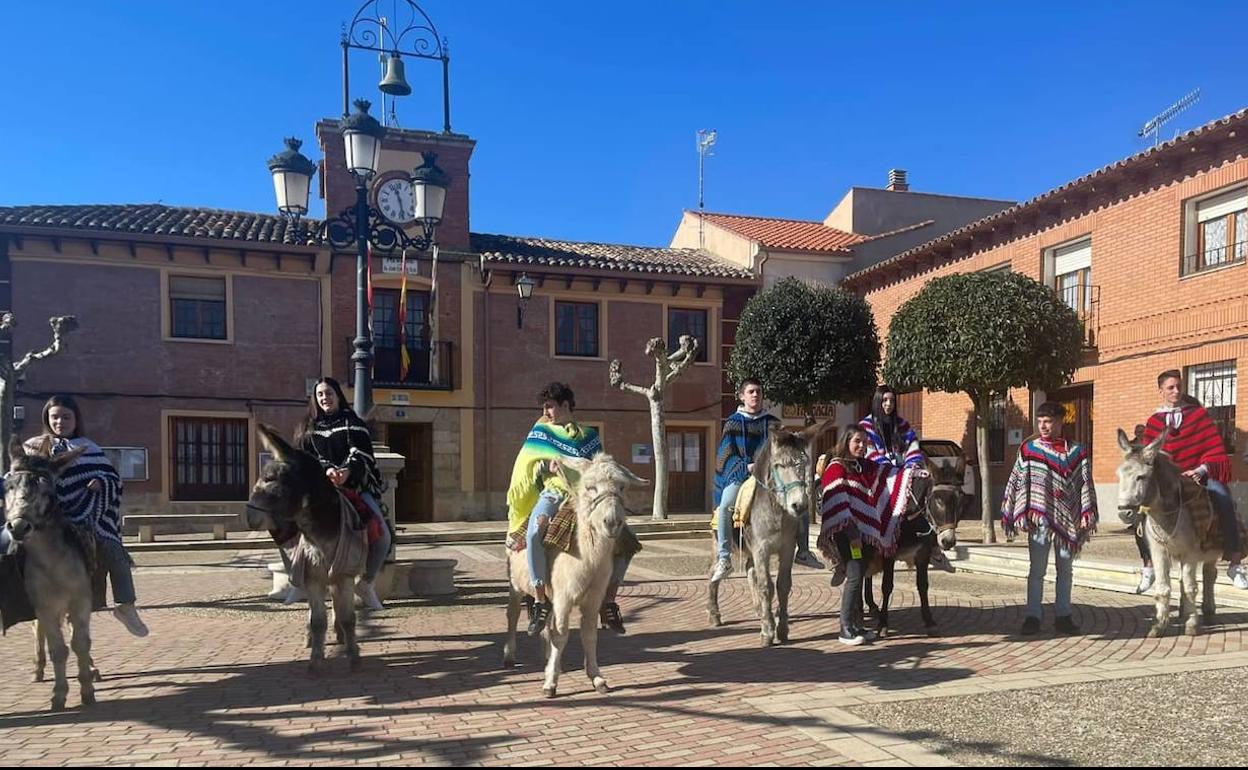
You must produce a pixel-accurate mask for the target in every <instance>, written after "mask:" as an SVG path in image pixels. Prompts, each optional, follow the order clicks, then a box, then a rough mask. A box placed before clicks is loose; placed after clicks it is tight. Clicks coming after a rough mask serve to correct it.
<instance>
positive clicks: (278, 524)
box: [247, 425, 331, 529]
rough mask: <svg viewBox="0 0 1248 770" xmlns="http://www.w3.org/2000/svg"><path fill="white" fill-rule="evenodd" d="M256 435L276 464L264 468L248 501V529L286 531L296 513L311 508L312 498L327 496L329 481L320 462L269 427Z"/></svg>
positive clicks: (259, 428) (258, 427) (261, 427)
mask: <svg viewBox="0 0 1248 770" xmlns="http://www.w3.org/2000/svg"><path fill="white" fill-rule="evenodd" d="M256 432H257V434H258V435H259V437H260V443H261V445H263V446H264V448H265V451H267V452H268V453H269V454H271V455H273V462H271V463H269V464H268V465H266V466H264V470H263V471H261V473H260V478H259V479H257V480H256V485H255V486H254V487H252V489H251V497H250V498H249V499H248V500H247V526H248V527H249V528H251V529H285V528H287V527H289V526H290V525H291V524H292V523H293V522H294V519H295V514H297V513H298V512H299V511H301V510H303V509H304V508H307V507H308V506H309V504H310V501H311V499H312V496H313V495H314V494H317V493H322V494H324V493H326V492H329V491H331V490H330V489H329V487H330V484H329V480H328V479H326V478H325V471H323V470H322V469H321V464H320V462H318V461H317V459H316V458H315V457H313V456H312V455H310V454H308V453H307V452H303V451H300V450H298V449H296V448H295V447H293V446H291V445H290V444H289V443H287V442H286V440H285V439H283V438H282V437H281V435H280V434H279V433H278V432H277V431H276V430H274V429H273V428H271V427H269V426H268V425H259V426H257V428H256Z"/></svg>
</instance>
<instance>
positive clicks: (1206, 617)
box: [1200, 610, 1217, 626]
mask: <svg viewBox="0 0 1248 770" xmlns="http://www.w3.org/2000/svg"><path fill="white" fill-rule="evenodd" d="M1216 621H1217V615H1215V614H1214V612H1213V611H1212V610H1210V611H1208V612H1205V613H1204V614H1202V615H1201V616H1200V622H1201V623H1204V624H1205V625H1206V626H1210V625H1213V624H1214V623H1215V622H1216Z"/></svg>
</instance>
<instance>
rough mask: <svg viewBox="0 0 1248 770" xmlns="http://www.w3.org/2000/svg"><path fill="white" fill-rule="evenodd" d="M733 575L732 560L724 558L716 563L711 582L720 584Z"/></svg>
mask: <svg viewBox="0 0 1248 770" xmlns="http://www.w3.org/2000/svg"><path fill="white" fill-rule="evenodd" d="M731 574H732V559H730V558H728V557H723V558H721V559H720V560H719V561H717V562H715V571H714V572H712V573H711V582H712V583H718V582H719V581H721V580H723V579H724V578H726V577H728V576H729V575H731Z"/></svg>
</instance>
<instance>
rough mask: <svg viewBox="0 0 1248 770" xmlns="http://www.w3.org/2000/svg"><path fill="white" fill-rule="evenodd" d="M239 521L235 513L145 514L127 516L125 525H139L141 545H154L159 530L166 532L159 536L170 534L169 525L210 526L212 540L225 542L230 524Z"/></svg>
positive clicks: (183, 526)
mask: <svg viewBox="0 0 1248 770" xmlns="http://www.w3.org/2000/svg"><path fill="white" fill-rule="evenodd" d="M238 521H239V518H238V514H234V513H188V514H176V513H150V514H149V513H143V514H134V515H131V516H127V517H126V520H125V523H126V525H127V526H131V525H135V524H137V525H138V527H139V542H140V543H153V542H155V541H156V535H157V534H158V533H157V530H158V529H164V530H165V531H164V532H160V533H159V534H169V533H168V529H169V528H170V526H169V525H180V527H177V528H181V529H185V528H186V526H187V525H197V524H198V525H203V524H210V525H212V539H213V540H224V539H225V532H226V530H227V529H228V528H229V526H230V524H234V523H237V522H238Z"/></svg>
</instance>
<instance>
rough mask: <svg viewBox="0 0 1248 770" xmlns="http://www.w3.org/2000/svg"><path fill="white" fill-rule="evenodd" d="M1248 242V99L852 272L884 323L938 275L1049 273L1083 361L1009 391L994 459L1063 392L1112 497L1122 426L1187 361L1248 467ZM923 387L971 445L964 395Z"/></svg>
mask: <svg viewBox="0 0 1248 770" xmlns="http://www.w3.org/2000/svg"><path fill="white" fill-rule="evenodd" d="M1246 258H1248V110H1244V111H1241V112H1238V113H1235V114H1234V115H1231V116H1229V117H1226V118H1223V119H1221V120H1217V121H1214V122H1212V123H1209V124H1207V125H1205V126H1202V127H1200V128H1198V129H1196V130H1194V131H1190V132H1188V133H1186V134H1183V135H1182V136H1179V137H1178V138H1176V139H1174V140H1173V141H1170V142H1165V143H1163V144H1161V145H1160V146H1158V147H1155V148H1153V149H1150V150H1148V151H1146V152H1142V153H1139V154H1137V155H1133V156H1131V157H1129V158H1126V159H1124V160H1121V161H1118V162H1117V163H1113V164H1111V165H1109V166H1106V167H1104V168H1102V169H1099V170H1097V171H1094V172H1092V173H1090V174H1087V175H1086V176H1083V177H1080V178H1079V179H1076V180H1074V181H1072V182H1069V183H1067V184H1064V185H1062V186H1060V187H1058V188H1056V189H1054V190H1050V191H1049V192H1046V193H1044V194H1042V195H1039V196H1037V197H1035V198H1033V199H1031V200H1029V201H1026V202H1024V203H1021V204H1019V205H1017V206H1014V207H1011V208H1009V209H1006V210H1005V211H1002V212H1000V213H998V214H994V215H992V216H988V217H985V218H983V219H980V220H979V221H976V222H973V223H971V224H969V225H966V226H965V227H962V228H959V229H957V230H954V231H953V232H951V233H949V234H947V235H945V236H943V237H940V238H937V239H935V240H932V241H930V242H928V243H925V244H922V245H920V246H917V247H915V248H912V249H909V250H907V251H905V252H903V253H901V254H898V255H897V256H895V257H892V258H891V259H887V260H885V261H883V262H881V263H879V264H877V265H874V266H871V267H868V268H866V269H863V270H860V271H858V272H856V273H854V274H852V275H850V276H848V277H847V278H846V279H845V281H844V285H846V286H847V287H849V288H851V289H853V290H855V291H859V292H861V293H863V294H864V295H865V296H866V298H867V299H868V301H869V302H870V303H871V305H872V308H873V309H874V311H875V318H876V323H878V324H879V326H880V329H881V333H884V332H885V331H886V330H887V328H888V323H889V320H890V319H891V317H892V315H893V313H894V312H895V311H896V310H897V308H898V307H900V305H901V304H902V303H903V302H905V301H906V300H907V299H908V298H910V297H912V296H914V294H915V293H917V292H918V291H919V290H920V289H921V288H922V287H923V286H924V285H925V284H926V283H927V282H928V281H929V280H931V279H932V278H935V277H938V276H941V275H947V274H950V273H957V272H967V271H974V270H997V269H1002V270H1005V269H1008V270H1014V271H1017V272H1021V273H1024V274H1026V275H1029V276H1031V277H1033V278H1035V279H1037V280H1040V281H1043V282H1044V283H1046V284H1048V285H1050V286H1052V287H1053V288H1054V290H1055V291H1057V292H1058V293H1059V294H1060V295H1061V296H1062V297H1063V298H1064V299H1065V300H1066V301H1067V302H1068V303H1069V304H1070V305H1071V307H1073V308H1075V309H1076V310H1077V311H1078V312H1079V313H1080V314H1081V315H1082V316H1083V318H1084V320H1085V325H1086V327H1085V328H1086V330H1087V334H1086V337H1087V339H1086V345H1087V349H1086V351H1085V359H1084V365H1083V366H1081V367H1080V368H1079V370H1078V371H1077V372H1076V373H1075V375H1074V380H1073V382H1072V383H1071V385H1070V386H1069V387H1067V388H1065V389H1063V390H1061V391H1060V392H1056V393H1048V394H1043V393H1028V392H1027V391H1026V390H1018V391H1013V392H1011V393H1008V394H1001V396H1000V397H999V398H998V399H997V401H996V406H995V409H994V413H993V415H992V416H991V422H990V428H991V430H990V442H991V443H990V447H989V449H990V453H991V454H992V455H993V461H992V467H991V469H990V472H991V474H992V478H993V481H994V483H995V484H996V485H997V486H998V487H999V486H1000V485H1001V484H1003V483H1004V477H1005V474H1006V473H1008V470H1009V464H1010V463H1011V462H1012V461H1013V455H1014V453H1015V452H1016V451H1017V448H1018V444H1019V443H1020V442H1021V440H1022V438H1023V437H1024V436H1026V435H1027V434H1028V433H1029V428H1030V423H1029V416H1030V415H1031V414H1032V411H1033V408H1034V406H1036V405H1037V404H1038V403H1039V401H1040V400H1042V399H1045V398H1049V399H1054V400H1058V401H1061V402H1063V403H1065V404H1066V405H1067V421H1068V423H1069V424H1070V430H1071V431H1073V433H1074V435H1075V436H1076V437H1077V438H1079V439H1080V440H1083V441H1085V442H1088V443H1090V444H1091V445H1092V450H1093V467H1094V475H1095V478H1096V482H1097V489H1098V492H1099V493H1100V494H1101V503H1102V510H1103V511H1105V512H1112V510H1113V507H1114V506H1113V501H1114V499H1115V498H1114V494H1115V473H1114V471H1115V468H1116V467H1117V465H1118V462H1119V460H1120V459H1121V455H1120V453H1119V452H1118V449H1117V446H1116V441H1115V431H1116V430H1117V429H1118V428H1123V429H1125V430H1126V431H1127V432H1128V433H1130V432H1131V431H1132V429H1133V427H1134V426H1135V425H1136V424H1137V423H1141V422H1143V421H1144V420H1145V418H1146V417H1147V416H1148V415H1149V414H1150V413H1151V412H1152V411H1153V409H1154V408H1155V407H1156V406H1157V402H1158V397H1157V386H1156V376H1157V374H1158V373H1160V372H1162V371H1164V370H1167V369H1182V370H1184V371H1185V373H1186V374H1187V382H1188V387H1189V390H1190V391H1191V392H1192V393H1193V394H1194V395H1196V396H1197V397H1198V398H1200V399H1201V400H1202V401H1203V402H1204V403H1205V405H1206V406H1208V407H1209V408H1210V410H1211V412H1212V413H1213V414H1214V417H1215V419H1217V420H1218V422H1219V424H1220V425H1221V427H1222V430H1223V433H1224V435H1225V437H1226V441H1227V445H1228V447H1229V448H1231V449H1232V450H1233V455H1234V458H1235V459H1234V474H1235V477H1236V478H1238V479H1241V480H1242V479H1244V478H1245V476H1244V473H1245V466H1244V462H1243V459H1242V458H1243V454H1244V450H1245V448H1246V447H1245V438H1244V433H1245V430H1248V417H1246V416H1245V415H1244V414H1243V412H1242V411H1240V410H1238V409H1237V399H1238V392H1237V391H1238V388H1237V378H1238V371H1239V370H1240V369H1242V368H1244V367H1245V366H1248V265H1246V264H1245V262H1246ZM912 403H914V404H921V407H918V408H921V414H918V415H916V416H917V417H918V419H919V420H920V421H921V423H922V428H923V436H924V437H925V438H949V439H953V440H956V441H958V442H960V443H962V445H963V447H964V448H966V449H967V450H968V451H971V452H973V451H974V443H975V442H974V436H973V430H972V428H971V422H970V414H971V406H970V403H969V400H968V399H967V398H966V397H965V396H962V395H949V394H941V393H924V394H923V395H922V397H921V399H918V400H915V401H912ZM1237 486H1240V488H1241V489H1242V486H1241V485H1237ZM1237 494H1239V496H1240V497H1241V498H1242V492H1238V493H1237ZM1241 502H1242V500H1241Z"/></svg>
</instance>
